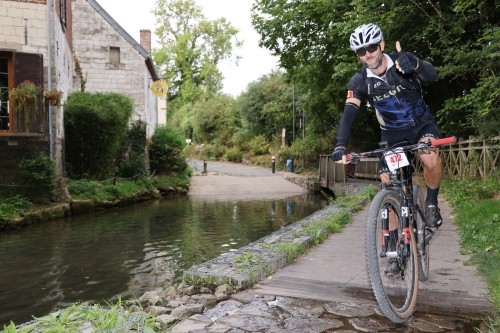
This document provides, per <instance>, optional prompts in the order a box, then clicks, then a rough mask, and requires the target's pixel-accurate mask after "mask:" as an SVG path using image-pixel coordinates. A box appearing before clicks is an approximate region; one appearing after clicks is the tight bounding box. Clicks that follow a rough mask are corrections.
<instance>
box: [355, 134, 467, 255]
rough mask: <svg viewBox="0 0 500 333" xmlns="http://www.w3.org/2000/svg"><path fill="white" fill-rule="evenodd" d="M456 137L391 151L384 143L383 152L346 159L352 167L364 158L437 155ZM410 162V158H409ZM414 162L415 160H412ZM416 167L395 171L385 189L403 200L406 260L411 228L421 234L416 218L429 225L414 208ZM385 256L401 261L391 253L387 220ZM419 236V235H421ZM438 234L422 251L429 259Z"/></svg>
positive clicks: (385, 220) (382, 145)
mask: <svg viewBox="0 0 500 333" xmlns="http://www.w3.org/2000/svg"><path fill="white" fill-rule="evenodd" d="M456 141H457V139H456V137H454V136H453V137H448V138H444V139H437V140H430V139H429V140H427V141H423V142H419V143H416V144H410V145H408V144H407V143H405V142H403V143H399V144H397V145H395V146H392V147H388V143H387V142H381V143H380V146H381V148H380V149H376V150H373V151H370V152H365V153H358V154H357V153H351V154H348V155H346V162H350V163H352V164H357V162H358V161H359V159H360V158H362V157H368V156H380V159H383V158H384V157H385V156H386V155H390V154H408V153H410V154H413V153H415V152H422V153H428V152H431V151H435V148H436V146H439V145H442V144H448V143H453V142H456ZM407 158H408V157H407ZM409 160H411V159H409ZM412 177H413V167H412V165H411V163H410V164H409V165H407V166H403V167H401V168H397V169H395V170H394V171H392V172H390V181H389V182H387V183H382V189H383V190H385V189H390V190H392V191H396V192H397V193H398V196H399V198H400V202H401V212H400V213H401V217H402V232H403V236H404V242H405V248H404V253H403V258H408V257H409V255H410V230H409V228H410V225H411V227H412V228H413V230H417V223H416V221H417V216H416V214H420V216H421V218H422V220H423V221H424V223H425V214H424V211H423V210H422V208H421V207H418V205H417V207H413V182H412ZM385 214H388V209H386V213H385ZM382 228H383V231H382V233H383V234H382V252H384V251H385V253H380V256H381V257H389V258H397V257H398V254H397V253H395V252H390V251H387V244H388V239H389V225H388V219H387V217H385V218H383V219H382ZM417 232H418V231H417ZM433 235H434V232H433V231H431V230H429V232H428V235H427V236H426V237H425V239H424V240H423V242H422V244H420V245H421V246H420V247H419V254H421V255H425V245H426V244H427V243H429V242H430V240H431V238H432V236H433Z"/></svg>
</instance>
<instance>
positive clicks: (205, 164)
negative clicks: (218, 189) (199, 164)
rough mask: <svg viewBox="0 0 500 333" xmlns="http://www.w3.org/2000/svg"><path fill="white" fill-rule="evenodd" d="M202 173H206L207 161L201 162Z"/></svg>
mask: <svg viewBox="0 0 500 333" xmlns="http://www.w3.org/2000/svg"><path fill="white" fill-rule="evenodd" d="M203 173H207V160H203Z"/></svg>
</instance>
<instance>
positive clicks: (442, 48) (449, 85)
mask: <svg viewBox="0 0 500 333" xmlns="http://www.w3.org/2000/svg"><path fill="white" fill-rule="evenodd" d="M499 20H500V6H498V4H496V2H492V1H487V0H478V1H474V2H470V1H464V0H443V1H440V2H434V1H432V0H431V1H426V2H418V1H416V0H411V1H408V2H391V3H387V2H386V1H382V0H370V1H367V0H355V1H353V2H341V1H305V0H297V1H287V0H257V1H256V2H255V4H254V6H253V8H252V23H253V25H254V27H255V29H256V30H257V32H258V33H259V34H260V35H261V40H260V44H261V46H263V47H266V48H267V49H269V50H270V51H271V53H272V54H273V55H276V56H279V57H280V65H281V67H282V68H284V69H285V70H286V71H287V73H288V74H289V77H291V78H293V81H294V83H295V84H296V85H298V86H299V87H300V89H302V90H304V91H308V92H309V93H308V97H307V101H306V107H307V108H308V109H309V110H310V112H309V115H310V117H309V120H310V122H309V125H310V126H311V130H312V131H313V132H315V133H317V135H320V133H328V135H331V134H330V133H331V132H335V129H336V127H337V123H338V120H339V116H340V114H341V113H342V110H343V104H344V101H345V91H346V87H347V83H348V81H349V79H350V77H351V76H352V75H353V74H354V73H355V71H356V69H358V68H360V67H361V66H360V63H359V60H358V59H357V58H356V57H355V56H354V54H353V53H352V51H351V50H350V48H349V43H348V40H349V35H350V34H351V33H352V31H353V30H354V28H355V27H356V26H358V25H360V24H363V23H368V22H373V23H376V24H378V25H379V26H380V27H381V28H382V30H383V32H384V38H385V40H386V50H387V51H389V52H390V51H392V50H394V45H395V42H396V41H397V40H399V41H400V42H401V44H402V45H403V48H404V49H405V50H407V51H411V52H415V53H416V54H417V55H418V56H419V57H420V58H422V59H424V60H429V61H431V62H432V63H433V64H434V66H435V67H436V68H437V69H438V72H439V84H436V83H430V84H424V85H423V88H424V91H425V95H426V97H425V99H426V102H427V104H428V105H429V106H430V108H431V110H432V111H433V112H434V113H436V114H437V115H438V121H439V122H440V124H441V128H442V131H443V132H444V134H449V135H452V134H455V135H463V136H466V135H468V134H472V133H476V134H477V133H481V132H484V131H483V130H482V129H481V128H484V126H481V128H478V127H477V126H476V125H475V124H477V123H478V119H481V120H482V123H485V122H488V121H489V120H492V119H493V118H494V117H493V114H494V113H492V112H494V111H496V110H498V104H499V99H498V96H499V95H500V93H499V92H498V86H499V83H498V81H497V79H496V73H498V71H499V68H498V67H499V66H500V62H498V54H499V52H498V49H499V44H498V22H499ZM478 83H480V84H479V85H478ZM489 90H491V92H490V93H487V92H488V91H489ZM492 108H493V109H492ZM478 109H479V110H482V112H481V113H480V114H479V113H478V112H476V110H478ZM485 110H488V112H486V111H485ZM360 114H363V115H366V116H365V117H359V116H358V117H357V119H356V122H355V124H354V128H353V133H357V132H362V133H363V135H362V136H353V138H352V139H351V141H350V144H351V145H352V146H358V147H366V148H368V145H369V143H370V142H376V138H377V137H378V134H377V132H378V129H377V128H376V127H377V122H376V120H375V117H374V115H373V112H369V113H367V112H366V111H365V109H364V106H363V107H362V108H361V110H360ZM499 125H500V124H499ZM490 127H491V126H490ZM497 128H498V127H497ZM333 141H334V140H333ZM325 148H326V147H325Z"/></svg>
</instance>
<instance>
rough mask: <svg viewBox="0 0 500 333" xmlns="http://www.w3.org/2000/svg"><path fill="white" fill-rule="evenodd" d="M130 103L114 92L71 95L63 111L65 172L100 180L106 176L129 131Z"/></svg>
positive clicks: (75, 93) (127, 99) (125, 97)
mask: <svg viewBox="0 0 500 333" xmlns="http://www.w3.org/2000/svg"><path fill="white" fill-rule="evenodd" d="M133 108H134V107H133V102H132V100H131V99H130V98H129V97H127V96H125V95H121V94H116V93H106V94H103V93H95V94H92V93H86V92H74V93H72V94H70V96H69V97H68V101H67V102H66V105H65V108H64V128H65V134H66V161H67V162H68V163H69V164H70V166H71V168H70V170H68V173H70V174H71V175H73V176H74V177H77V178H82V177H83V176H84V175H88V177H90V179H100V178H102V177H103V176H105V175H106V174H108V173H109V170H110V169H111V167H112V165H113V164H112V163H113V159H115V158H116V157H117V155H118V152H119V148H120V145H121V143H122V141H123V140H124V137H125V135H126V134H127V130H128V122H129V119H130V117H131V116H132V112H133Z"/></svg>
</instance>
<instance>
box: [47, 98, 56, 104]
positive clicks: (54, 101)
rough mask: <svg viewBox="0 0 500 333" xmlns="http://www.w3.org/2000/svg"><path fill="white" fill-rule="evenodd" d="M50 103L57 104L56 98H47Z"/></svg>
mask: <svg viewBox="0 0 500 333" xmlns="http://www.w3.org/2000/svg"><path fill="white" fill-rule="evenodd" d="M49 103H50V105H57V98H49Z"/></svg>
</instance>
